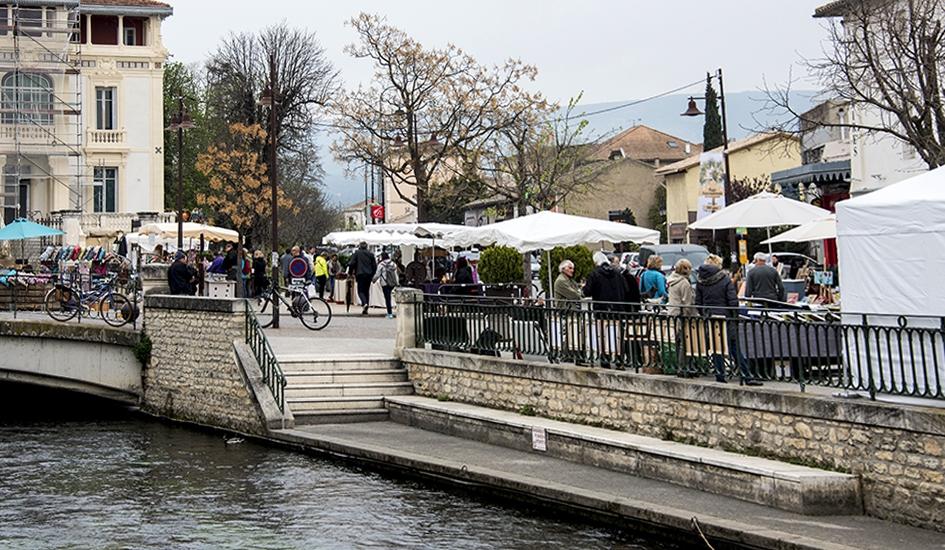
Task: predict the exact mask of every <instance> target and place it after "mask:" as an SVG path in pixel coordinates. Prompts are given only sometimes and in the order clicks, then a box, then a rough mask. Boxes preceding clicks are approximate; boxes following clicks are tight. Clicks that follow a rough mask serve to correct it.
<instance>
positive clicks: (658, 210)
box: [647, 185, 669, 243]
mask: <svg viewBox="0 0 945 550" xmlns="http://www.w3.org/2000/svg"><path fill="white" fill-rule="evenodd" d="M647 221H648V222H649V223H650V227H652V228H653V229H655V230H657V231H659V232H660V242H664V243H668V242H669V235H668V233H667V231H668V228H667V227H666V188H665V187H663V186H662V185H660V186H657V188H656V199H655V200H654V201H653V206H651V207H650V211H649V212H647Z"/></svg>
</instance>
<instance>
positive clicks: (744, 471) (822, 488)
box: [386, 396, 863, 515]
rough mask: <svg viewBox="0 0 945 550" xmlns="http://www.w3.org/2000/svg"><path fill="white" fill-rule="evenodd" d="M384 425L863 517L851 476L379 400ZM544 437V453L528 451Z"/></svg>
mask: <svg viewBox="0 0 945 550" xmlns="http://www.w3.org/2000/svg"><path fill="white" fill-rule="evenodd" d="M386 404H387V409H388V410H389V411H390V417H391V420H393V421H394V422H399V423H401V424H406V425H409V426H414V427H417V428H422V429H425V430H430V431H434V432H439V433H444V434H448V435H452V436H455V437H462V438H466V439H471V440H475V441H481V442H484V443H489V444H493V445H499V446H504V447H509V448H513V449H518V450H523V451H530V452H539V453H543V454H547V455H549V456H552V457H555V458H561V459H564V460H569V461H572V462H577V463H581V464H587V465H591V466H596V467H599V468H606V469H609V470H614V471H619V472H625V473H628V474H632V475H635V476H639V477H644V478H650V479H657V480H661V481H668V482H671V483H675V484H677V485H681V486H684V487H689V488H692V489H698V490H701V491H706V492H709V493H715V494H719V495H725V496H729V497H733V498H738V499H741V500H746V501H750V502H754V503H757V504H762V505H765V506H770V507H773V508H779V509H782V510H788V511H791V512H796V513H801V514H807V515H855V514H862V513H863V498H862V492H861V488H860V480H859V478H858V477H857V476H854V475H850V474H844V473H838V472H831V471H827V470H820V469H816V468H810V467H807V466H799V465H795V464H789V463H786V462H779V461H776V460H768V459H764V458H758V457H752V456H747V455H741V454H736V453H730V452H726V451H721V450H718V449H708V448H704V447H696V446H693V445H685V444H682V443H675V442H672V441H662V440H659V439H655V438H651V437H643V436H638V435H633V434H628V433H624V432H618V431H614V430H605V429H602V428H593V427H590V426H583V425H579V424H570V423H566V422H559V421H555V420H548V419H544V418H539V417H533V416H523V415H520V414H516V413H512V412H508V411H499V410H494V409H487V408H484V407H477V406H474V405H466V404H462V403H452V402H441V401H437V400H435V399H430V398H425V397H418V396H406V397H391V398H389V399H387V400H386ZM542 436H543V437H544V442H545V448H546V450H544V451H542V450H535V449H534V448H533V447H534V446H536V445H537V443H538V442H539V441H541V439H542Z"/></svg>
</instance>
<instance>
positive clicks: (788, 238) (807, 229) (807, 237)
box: [761, 214, 837, 245]
mask: <svg viewBox="0 0 945 550" xmlns="http://www.w3.org/2000/svg"><path fill="white" fill-rule="evenodd" d="M836 238H837V215H836V214H831V215H829V216H827V217H824V218H820V219H819V220H814V221H812V222H808V223H805V224H804V225H799V226H797V227H795V228H794V229H790V230H788V231H785V232H784V233H781V234H780V235H775V236H774V237H771V238H770V239H768V240H766V241H761V244H769V245H770V244H774V243H806V242H811V241H823V240H826V239H836Z"/></svg>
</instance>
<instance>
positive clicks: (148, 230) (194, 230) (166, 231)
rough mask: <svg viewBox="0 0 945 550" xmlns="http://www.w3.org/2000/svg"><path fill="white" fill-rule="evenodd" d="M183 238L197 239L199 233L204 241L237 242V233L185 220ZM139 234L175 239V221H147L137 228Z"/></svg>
mask: <svg viewBox="0 0 945 550" xmlns="http://www.w3.org/2000/svg"><path fill="white" fill-rule="evenodd" d="M183 230H184V238H185V239H187V238H192V239H199V238H200V236H201V235H203V238H204V240H205V241H211V242H216V241H231V242H234V243H235V242H237V240H238V239H239V233H237V232H236V231H234V230H232V229H226V228H223V227H215V226H212V225H206V224H202V223H194V222H185V223H184V224H183ZM138 233H139V234H140V235H155V236H157V237H160V238H164V239H174V240H176V239H177V224H176V223H149V224H145V225H143V226H141V228H140V229H139V230H138Z"/></svg>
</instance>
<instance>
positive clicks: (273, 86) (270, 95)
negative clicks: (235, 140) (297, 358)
mask: <svg viewBox="0 0 945 550" xmlns="http://www.w3.org/2000/svg"><path fill="white" fill-rule="evenodd" d="M259 104H260V105H264V106H268V107H269V186H270V188H271V190H272V271H271V273H272V283H271V284H272V285H273V286H272V290H273V292H277V291H278V290H277V289H278V283H279V198H278V193H277V188H278V183H277V182H278V166H277V164H276V161H277V152H278V147H277V143H276V139H277V137H276V131H277V128H276V120H277V119H276V111H277V109H278V105H279V85H278V82H277V81H276V56H275V54H271V55H270V56H269V86H268V87H267V88H266V89H265V90H263V93H262V96H260V98H259ZM272 328H279V300H276V299H273V300H272Z"/></svg>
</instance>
